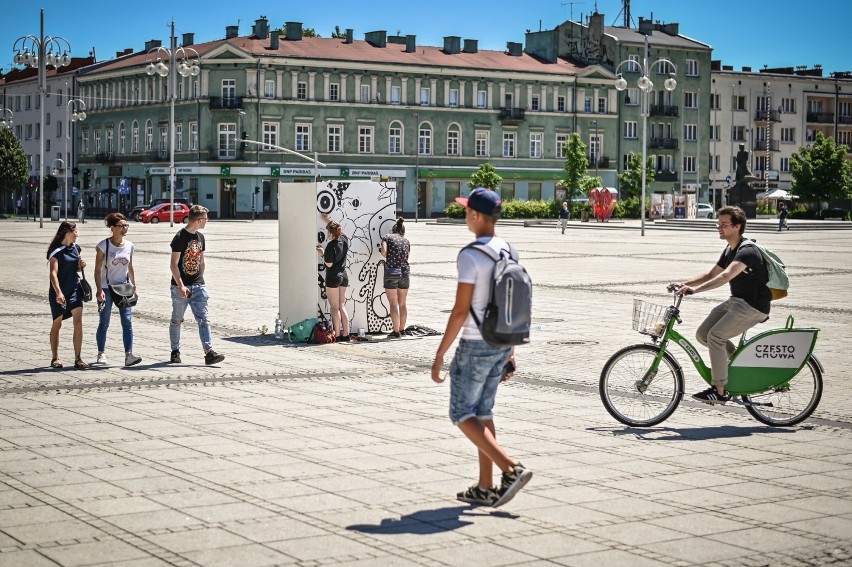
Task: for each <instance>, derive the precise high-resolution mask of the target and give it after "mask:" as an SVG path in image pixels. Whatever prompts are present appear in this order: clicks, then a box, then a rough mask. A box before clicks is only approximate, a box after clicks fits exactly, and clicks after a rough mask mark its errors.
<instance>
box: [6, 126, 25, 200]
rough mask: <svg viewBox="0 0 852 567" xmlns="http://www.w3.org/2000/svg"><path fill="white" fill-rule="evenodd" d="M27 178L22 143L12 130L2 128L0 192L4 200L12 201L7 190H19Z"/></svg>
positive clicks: (10, 191)
mask: <svg viewBox="0 0 852 567" xmlns="http://www.w3.org/2000/svg"><path fill="white" fill-rule="evenodd" d="M27 179H28V167H27V156H26V154H25V153H24V149H23V148H22V147H21V143H20V142H19V141H18V139H17V138H16V137H15V135H14V134H13V133H12V130H10V129H9V128H0V192H2V195H3V202H4V203H8V202H10V199H9V198H8V197H7V192H8V193H9V194H11V193H12V192H14V191H17V190H18V189H20V188H21V187H23V186H24V184H25V183H26V182H27Z"/></svg>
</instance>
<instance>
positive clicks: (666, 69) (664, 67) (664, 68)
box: [656, 61, 674, 75]
mask: <svg viewBox="0 0 852 567" xmlns="http://www.w3.org/2000/svg"><path fill="white" fill-rule="evenodd" d="M656 69H657V74H658V75H669V74H671V73H673V72H674V68H673V67H672V66H671V64H670V63H669V62H668V61H657V65H656Z"/></svg>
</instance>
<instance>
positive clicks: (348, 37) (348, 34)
mask: <svg viewBox="0 0 852 567" xmlns="http://www.w3.org/2000/svg"><path fill="white" fill-rule="evenodd" d="M354 31H355V30H353V29H352V28H346V39H345V40H344V41H343V43H352V34H353V33H354Z"/></svg>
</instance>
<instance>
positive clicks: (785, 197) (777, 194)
mask: <svg viewBox="0 0 852 567" xmlns="http://www.w3.org/2000/svg"><path fill="white" fill-rule="evenodd" d="M757 198H758V199H781V200H782V201H789V200H791V199H793V196H792V195H791V194H790V193H789V192H788V191H786V190H784V189H771V190H769V191H764V192H762V193H758V194H757Z"/></svg>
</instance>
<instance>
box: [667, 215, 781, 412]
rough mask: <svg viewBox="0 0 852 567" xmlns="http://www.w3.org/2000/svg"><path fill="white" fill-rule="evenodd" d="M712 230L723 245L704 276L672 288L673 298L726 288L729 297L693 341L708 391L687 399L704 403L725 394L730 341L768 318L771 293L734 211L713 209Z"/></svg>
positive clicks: (757, 253) (760, 259)
mask: <svg viewBox="0 0 852 567" xmlns="http://www.w3.org/2000/svg"><path fill="white" fill-rule="evenodd" d="M717 218H718V222H717V223H716V229H717V230H718V231H719V238H720V239H721V240H724V241H726V242H727V243H728V246H727V247H726V248H725V250H724V251H723V252H722V255H721V257H719V260H718V261H717V262H716V264H715V265H714V266H713V267H712V268H711V269H710V271H708V272H706V273H704V274H701V275H698V276H695V277H694V278H692V279H690V280H687V281H685V282H684V283H682V284H678V285H680V286H682V287H680V289H679V290H678V294H679V295H691V294H693V293H699V292H702V291H709V290H711V289H716V288H717V287H721V286H723V285H725V284H726V283H729V284H730V286H731V297H729V298H728V299H727V300H725V301H724V302H722V303H720V304H719V305H717V306H716V307H714V308H713V310H712V311H710V314H709V315H707V318H706V319H704V322H703V323H701V325H699V326H698V331H696V333H695V336H696V338H697V339H698V342H700V343H701V344H703V345H704V346H706V347H707V348H708V350H709V351H710V371H711V373H712V375H713V379H712V386H711V387H710V388H708V389H706V390H704V391H702V392H698V393H697V394H695V395H693V396H692V397H693V398H694V399H696V400H698V401H701V402H705V403H708V404H725V403H726V402H727V401H728V400H730V399H731V394H730V393H729V392H728V391H726V390H725V384H727V383H728V357H730V355H731V354H733V353H734V351H735V350H736V347H735V346H734V343H732V342H731V341H730V339H732V338H733V337H737V336H739V335H741V334H743V333H744V332H746V331H747V330H749V329H750V328H752V327H754V326H755V325H757V324H758V323H762V322H764V321H766V320H767V319H769V304H770V301H772V292H771V291H770V289H769V287H767V282H768V281H769V272H768V270H767V267H766V264H765V262H764V260H763V256H762V255H761V253H760V250H759V249H758V248H757V246H752V245H751V241H749V240H748V239H747V238H744V237H743V232H744V231H745V227H746V215H745V213H744V212H743V210H742V209H741V208H739V207H724V208H722V209H719V214H718V217H717Z"/></svg>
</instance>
